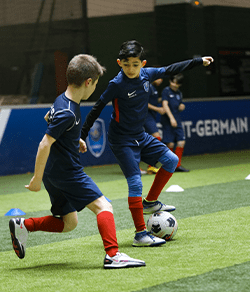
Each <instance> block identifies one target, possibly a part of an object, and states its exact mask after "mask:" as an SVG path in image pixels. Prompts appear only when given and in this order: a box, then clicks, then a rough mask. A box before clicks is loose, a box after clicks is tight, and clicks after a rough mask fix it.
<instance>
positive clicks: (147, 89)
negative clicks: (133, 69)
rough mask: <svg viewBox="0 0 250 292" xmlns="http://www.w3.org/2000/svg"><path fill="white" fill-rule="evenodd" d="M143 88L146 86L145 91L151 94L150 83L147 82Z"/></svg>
mask: <svg viewBox="0 0 250 292" xmlns="http://www.w3.org/2000/svg"><path fill="white" fill-rule="evenodd" d="M143 86H144V90H145V91H146V92H149V81H146V82H145V83H144V84H143Z"/></svg>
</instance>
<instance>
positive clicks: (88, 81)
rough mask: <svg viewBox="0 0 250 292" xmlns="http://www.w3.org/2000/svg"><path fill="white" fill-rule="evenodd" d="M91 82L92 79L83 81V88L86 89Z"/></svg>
mask: <svg viewBox="0 0 250 292" xmlns="http://www.w3.org/2000/svg"><path fill="white" fill-rule="evenodd" d="M91 82H92V78H88V79H86V80H85V86H86V87H88V86H89V84H90V83H91Z"/></svg>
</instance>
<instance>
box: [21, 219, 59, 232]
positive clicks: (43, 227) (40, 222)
mask: <svg viewBox="0 0 250 292" xmlns="http://www.w3.org/2000/svg"><path fill="white" fill-rule="evenodd" d="M24 225H25V227H26V228H27V230H28V231H30V232H33V231H47V232H59V233H60V232H62V231H63V228H64V222H63V220H62V219H61V218H56V217H53V216H45V217H40V218H29V219H25V220H24Z"/></svg>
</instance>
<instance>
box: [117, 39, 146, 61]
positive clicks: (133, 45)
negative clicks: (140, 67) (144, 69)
mask: <svg viewBox="0 0 250 292" xmlns="http://www.w3.org/2000/svg"><path fill="white" fill-rule="evenodd" d="M118 57H119V59H120V60H124V59H125V60H127V59H128V58H130V57H134V58H136V57H138V58H139V59H140V60H141V61H143V60H144V57H145V52H144V49H143V47H142V45H141V44H140V43H139V42H137V41H136V40H132V41H126V42H124V43H123V44H122V45H121V47H120V52H119V56H118Z"/></svg>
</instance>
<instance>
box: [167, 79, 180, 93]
mask: <svg viewBox="0 0 250 292" xmlns="http://www.w3.org/2000/svg"><path fill="white" fill-rule="evenodd" d="M169 84H170V87H171V88H172V89H173V90H174V91H177V90H179V88H180V87H181V84H179V83H177V80H176V79H175V78H174V79H173V81H172V80H169Z"/></svg>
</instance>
